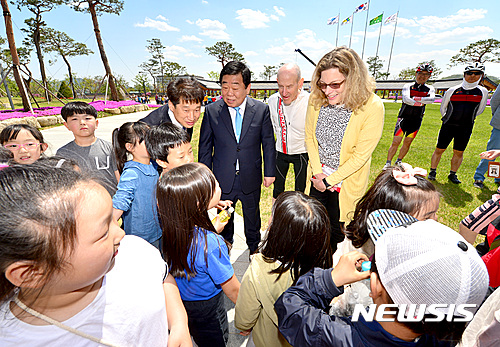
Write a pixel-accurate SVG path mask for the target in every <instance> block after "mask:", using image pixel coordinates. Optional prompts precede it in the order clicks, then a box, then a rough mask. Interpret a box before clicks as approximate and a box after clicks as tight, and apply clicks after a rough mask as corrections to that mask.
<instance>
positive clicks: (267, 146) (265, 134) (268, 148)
mask: <svg viewBox="0 0 500 347" xmlns="http://www.w3.org/2000/svg"><path fill="white" fill-rule="evenodd" d="M261 129H262V130H261V139H262V140H261V141H262V153H263V155H264V186H265V187H269V186H270V185H271V184H272V183H273V182H274V177H275V174H276V147H275V142H274V132H273V125H272V124H271V116H270V113H269V107H268V106H267V105H266V106H265V110H264V118H263V120H262V128H261Z"/></svg>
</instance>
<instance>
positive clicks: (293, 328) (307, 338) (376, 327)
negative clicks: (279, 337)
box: [274, 268, 451, 347]
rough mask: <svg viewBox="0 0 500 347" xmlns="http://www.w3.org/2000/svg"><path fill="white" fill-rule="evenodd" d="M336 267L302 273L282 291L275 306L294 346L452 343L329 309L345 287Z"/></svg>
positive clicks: (375, 346) (410, 346)
mask: <svg viewBox="0 0 500 347" xmlns="http://www.w3.org/2000/svg"><path fill="white" fill-rule="evenodd" d="M331 272H332V269H326V270H324V269H319V268H315V269H313V270H312V271H310V272H308V273H307V274H305V275H304V276H302V277H300V279H299V281H298V282H297V284H296V285H295V286H293V287H290V288H289V289H287V290H286V291H285V292H284V293H283V295H281V296H280V297H279V298H278V300H277V301H276V303H275V304H274V308H275V309H276V313H277V314H278V322H279V330H280V332H281V333H282V334H283V336H284V337H285V338H286V340H287V341H288V342H289V343H290V344H291V345H292V346H301V347H302V346H315V347H316V346H342V347H345V346H373V347H384V346H391V347H393V346H394V347H395V346H408V347H423V346H439V347H444V346H451V344H450V343H449V342H440V341H438V340H437V339H435V338H434V337H431V336H428V335H422V336H420V338H419V339H418V341H417V342H407V341H403V340H401V339H399V338H397V337H395V336H393V335H391V334H389V333H388V332H386V331H385V330H384V329H383V328H382V326H381V325H380V324H379V323H378V322H376V321H374V322H366V321H365V320H364V319H363V316H360V318H359V321H358V322H353V321H351V319H350V317H336V316H330V315H328V313H326V310H327V309H328V308H329V305H330V302H331V301H332V299H333V298H334V297H337V296H339V295H341V294H342V293H343V292H344V288H343V287H341V288H337V286H335V284H334V283H333V280H332V275H331Z"/></svg>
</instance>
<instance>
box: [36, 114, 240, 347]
mask: <svg viewBox="0 0 500 347" xmlns="http://www.w3.org/2000/svg"><path fill="white" fill-rule="evenodd" d="M149 112H151V111H142V112H135V113H128V114H122V115H117V116H110V117H105V118H99V126H98V127H97V130H96V136H97V137H99V138H101V139H103V140H107V141H109V142H111V133H112V132H113V129H115V128H117V127H119V126H120V125H122V124H123V123H125V122H135V121H137V120H139V119H141V118H143V117H145V116H146V115H147V114H148V113H149ZM42 133H43V137H44V139H45V141H46V142H47V143H48V144H49V148H48V150H47V152H46V153H47V155H53V154H55V153H56V151H57V149H58V148H60V147H62V146H63V145H65V144H66V143H68V142H70V141H72V140H73V139H74V137H73V134H72V133H71V132H70V131H69V130H68V129H66V127H65V126H58V127H55V128H51V129H47V130H43V131H42ZM234 224H235V225H234V232H235V235H234V244H233V248H232V250H231V263H232V264H233V268H234V272H235V274H236V276H237V277H238V279H239V280H240V281H241V278H242V277H243V274H244V273H245V271H246V269H247V267H248V263H249V262H248V248H247V245H246V242H245V235H244V233H243V218H242V217H241V216H239V215H235V223H234ZM225 304H226V309H227V311H228V319H229V343H228V346H229V347H239V346H246V340H247V338H245V337H243V336H241V335H239V334H238V333H239V330H237V329H236V328H235V327H234V304H233V303H232V302H231V300H229V299H228V298H227V297H225Z"/></svg>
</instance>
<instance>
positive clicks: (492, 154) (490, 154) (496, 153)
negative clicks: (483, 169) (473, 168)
mask: <svg viewBox="0 0 500 347" xmlns="http://www.w3.org/2000/svg"><path fill="white" fill-rule="evenodd" d="M479 156H480V157H481V159H487V160H495V159H496V158H498V157H500V150H498V149H492V150H490V151H486V152H482V153H480V154H479Z"/></svg>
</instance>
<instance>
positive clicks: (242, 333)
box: [240, 329, 252, 336]
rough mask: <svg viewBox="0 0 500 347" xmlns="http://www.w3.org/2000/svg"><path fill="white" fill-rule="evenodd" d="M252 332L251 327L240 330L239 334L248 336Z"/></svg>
mask: <svg viewBox="0 0 500 347" xmlns="http://www.w3.org/2000/svg"><path fill="white" fill-rule="evenodd" d="M251 332H252V329H248V330H243V331H240V335H241V336H248V335H250V333H251Z"/></svg>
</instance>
